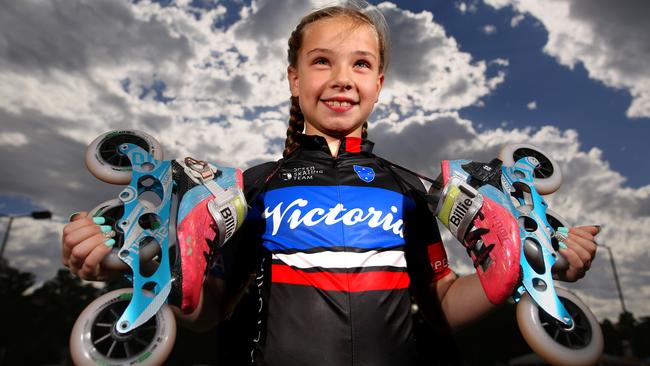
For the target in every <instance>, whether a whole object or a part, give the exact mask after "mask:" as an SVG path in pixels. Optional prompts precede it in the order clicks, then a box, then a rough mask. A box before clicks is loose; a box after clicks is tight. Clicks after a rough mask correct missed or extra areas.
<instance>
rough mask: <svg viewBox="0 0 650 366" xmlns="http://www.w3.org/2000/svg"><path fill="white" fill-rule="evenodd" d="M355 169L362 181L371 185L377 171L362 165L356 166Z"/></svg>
mask: <svg viewBox="0 0 650 366" xmlns="http://www.w3.org/2000/svg"><path fill="white" fill-rule="evenodd" d="M353 168H354V171H355V172H356V173H357V175H358V176H359V178H360V179H361V180H362V181H364V182H366V183H370V182H372V181H373V180H374V179H375V171H374V170H372V168H368V167H366V166H361V165H354V166H353Z"/></svg>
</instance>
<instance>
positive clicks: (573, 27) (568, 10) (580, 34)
mask: <svg viewBox="0 0 650 366" xmlns="http://www.w3.org/2000/svg"><path fill="white" fill-rule="evenodd" d="M484 1H485V3H487V4H488V5H491V6H493V7H495V8H497V9H499V8H502V7H504V6H512V7H513V8H514V9H515V10H516V11H518V12H519V13H521V14H530V15H532V16H534V17H535V18H537V19H539V21H540V22H541V23H543V24H544V27H546V30H547V31H548V42H547V43H546V45H545V46H544V52H546V53H547V54H549V55H551V56H553V57H555V58H556V59H557V61H558V62H559V63H561V64H562V65H565V66H567V67H569V68H573V67H574V66H575V65H576V63H578V62H581V63H582V64H583V65H584V67H585V69H587V71H588V73H589V77H591V78H593V79H596V80H600V81H601V82H603V83H604V84H605V85H607V86H609V87H613V88H617V89H626V90H628V91H629V93H630V95H631V96H632V103H631V104H630V106H629V108H628V110H627V116H628V117H630V118H638V117H650V68H648V67H647V62H646V60H648V59H649V58H650V48H648V47H647V45H648V44H649V43H650V23H649V22H648V21H647V19H646V18H647V17H646V15H647V14H648V12H650V2H648V1H645V0H630V1H626V2H625V3H624V4H622V3H618V2H612V1H607V0H596V1H562V0H550V1H545V2H543V3H541V2H538V1H534V0H484Z"/></svg>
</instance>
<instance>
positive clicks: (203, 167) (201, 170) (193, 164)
mask: <svg viewBox="0 0 650 366" xmlns="http://www.w3.org/2000/svg"><path fill="white" fill-rule="evenodd" d="M185 166H186V167H187V169H185V171H186V172H187V173H188V174H189V175H190V176H192V177H194V178H197V179H198V180H200V181H201V183H203V182H205V181H209V180H212V179H213V178H214V174H215V172H214V171H213V170H212V168H211V167H210V164H208V163H207V162H206V161H204V160H198V159H194V158H192V157H190V156H188V157H186V158H185Z"/></svg>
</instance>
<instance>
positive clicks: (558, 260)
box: [432, 144, 603, 365]
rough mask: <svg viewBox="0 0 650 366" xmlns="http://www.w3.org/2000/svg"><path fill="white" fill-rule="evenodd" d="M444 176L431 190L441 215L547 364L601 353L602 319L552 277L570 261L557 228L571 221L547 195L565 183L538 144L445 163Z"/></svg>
mask: <svg viewBox="0 0 650 366" xmlns="http://www.w3.org/2000/svg"><path fill="white" fill-rule="evenodd" d="M441 177H442V183H441V184H440V186H438V185H434V186H432V187H433V188H434V189H439V187H442V188H441V189H440V192H434V193H436V194H434V195H433V197H435V198H437V199H438V201H437V206H436V209H435V212H436V215H437V217H438V218H439V219H440V221H441V222H442V223H443V225H444V226H446V227H447V228H448V229H449V230H450V232H451V233H452V234H453V235H454V236H455V237H456V238H457V239H458V240H459V241H460V242H461V243H462V244H463V245H464V246H465V248H466V249H467V252H468V254H469V255H470V257H471V258H472V262H473V264H474V267H475V268H476V272H477V274H478V277H479V280H480V282H481V285H482V286H483V289H484V291H485V294H486V295H487V297H488V299H489V300H490V301H491V302H492V303H495V304H498V303H501V302H503V301H504V300H506V299H507V298H508V297H512V299H513V300H514V301H515V302H517V323H518V324H519V329H520V330H521V333H522V335H523V336H524V339H525V340H526V342H527V343H528V344H529V345H530V347H531V348H532V349H533V350H534V351H535V352H536V353H537V354H538V355H540V356H541V357H542V358H543V359H544V360H545V361H546V362H548V363H550V364H554V365H591V364H594V363H596V361H597V360H598V358H599V357H600V355H601V354H602V351H603V334H602V331H601V330H600V325H599V324H598V321H597V319H596V318H595V316H594V315H593V314H592V313H591V311H590V310H589V308H588V307H587V306H586V305H585V304H584V303H583V302H582V301H581V300H580V299H579V298H578V297H577V296H575V295H574V294H572V293H571V292H569V291H567V290H564V289H562V288H559V287H556V286H555V281H554V278H553V273H554V272H556V271H558V270H561V269H562V268H565V269H566V268H567V266H568V263H567V261H566V259H565V258H564V257H563V256H562V255H561V254H560V252H559V242H558V237H560V238H562V235H557V233H558V232H562V231H564V233H565V234H566V231H568V229H566V228H568V227H569V225H568V224H567V223H566V220H564V219H562V218H561V216H559V215H557V214H555V213H554V212H553V211H551V210H550V209H549V208H548V205H547V204H546V202H545V201H544V199H543V197H542V195H544V194H550V193H553V192H554V191H556V190H557V189H558V188H559V186H560V184H561V182H562V174H561V171H560V169H559V166H558V165H557V163H556V162H555V161H554V160H553V159H551V158H549V157H548V155H546V154H545V153H543V152H542V151H541V150H539V149H538V148H536V147H534V146H530V145H525V144H516V145H507V146H505V147H504V148H503V149H502V150H501V152H500V153H499V159H494V160H492V161H491V162H489V163H480V162H474V161H470V160H447V161H443V162H442V174H441ZM432 202H435V200H432ZM564 238H566V235H565V236H564Z"/></svg>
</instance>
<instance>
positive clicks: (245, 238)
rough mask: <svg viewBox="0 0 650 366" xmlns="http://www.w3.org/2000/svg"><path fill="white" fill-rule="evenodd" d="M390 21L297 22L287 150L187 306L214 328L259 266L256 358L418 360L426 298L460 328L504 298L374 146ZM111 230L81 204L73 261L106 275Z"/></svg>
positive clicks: (256, 173) (576, 242)
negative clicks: (464, 259) (468, 271)
mask: <svg viewBox="0 0 650 366" xmlns="http://www.w3.org/2000/svg"><path fill="white" fill-rule="evenodd" d="M368 14H371V16H369V15H368ZM378 15H379V16H378ZM383 24H384V21H383V18H381V16H380V14H378V13H377V12H376V11H374V12H366V11H363V10H360V9H358V8H354V7H349V6H337V7H328V8H324V9H321V10H317V11H315V12H313V13H311V14H309V15H307V16H305V17H304V18H303V19H302V21H301V22H300V24H299V25H298V26H297V27H296V29H295V30H294V31H293V33H292V34H291V37H290V39H289V51H288V59H289V67H288V81H289V88H290V91H291V115H290V123H289V129H288V130H287V141H286V148H285V151H284V153H283V156H284V158H283V159H282V160H280V161H279V162H277V163H267V164H262V165H260V166H256V167H253V168H251V169H249V170H248V171H247V172H246V173H245V187H246V194H247V199H248V200H249V204H250V205H251V209H250V210H249V211H250V212H249V216H248V218H247V221H246V223H245V225H244V227H243V228H242V229H241V230H240V231H239V233H238V238H237V239H235V242H233V243H229V244H228V245H227V246H228V247H229V248H231V249H229V250H231V251H233V252H234V253H232V255H229V256H228V257H227V259H228V261H226V266H225V273H226V276H225V277H224V276H217V275H214V276H209V277H208V278H207V280H206V282H205V285H204V291H203V304H202V306H201V307H200V309H198V310H197V311H196V312H195V313H194V314H191V315H190V316H182V315H180V314H179V318H180V320H181V321H182V322H185V324H186V325H188V326H192V325H194V327H195V328H209V327H211V326H213V325H214V324H216V323H218V322H219V321H220V320H221V319H223V318H224V316H225V314H228V313H230V312H231V311H232V309H233V306H234V305H235V304H236V299H237V298H238V294H239V293H240V292H241V290H242V289H243V288H244V287H245V285H244V284H245V283H246V279H248V278H251V274H254V277H253V278H254V284H253V285H251V286H250V287H249V289H250V291H249V296H252V298H253V299H254V300H255V304H256V306H255V309H254V310H255V312H254V313H251V314H246V315H245V316H247V317H249V318H250V319H253V322H252V324H253V327H252V329H250V330H251V332H250V333H251V334H250V335H249V337H248V339H249V340H250V341H251V342H250V357H249V359H248V360H247V362H251V363H253V364H256V365H412V364H415V363H416V362H418V359H419V357H418V351H417V348H416V337H415V333H414V325H413V320H412V319H413V318H412V309H414V308H415V307H414V306H413V305H414V304H417V308H418V309H419V311H420V312H421V313H422V314H423V315H424V316H425V318H427V319H428V320H429V321H430V322H431V323H433V324H438V325H440V324H442V325H445V326H447V325H448V326H451V327H456V326H459V325H462V324H465V323H467V322H470V321H472V320H474V319H476V318H478V317H480V316H481V315H483V314H485V313H486V312H488V311H489V310H490V309H491V308H492V307H493V305H491V304H490V302H489V301H488V300H487V298H486V296H485V295H484V292H483V289H482V287H481V285H480V283H479V280H478V278H477V277H476V275H470V276H466V277H462V278H458V277H457V276H456V274H454V273H453V272H452V271H451V270H450V269H449V268H448V266H447V259H446V255H445V250H444V247H443V245H442V242H441V240H440V234H439V232H438V229H437V226H436V222H435V220H434V217H433V215H432V213H431V212H430V211H429V209H428V208H427V204H426V202H424V201H423V200H422V199H421V198H420V197H421V194H418V192H416V190H421V191H422V192H424V187H423V186H422V184H421V183H420V181H419V180H418V179H417V178H416V177H413V176H410V175H409V174H407V173H404V172H402V171H401V170H399V169H394V168H392V167H391V166H389V165H387V164H385V163H384V162H383V160H381V159H379V158H377V157H376V156H375V155H373V154H372V148H373V143H372V142H370V141H369V140H368V139H367V122H366V120H367V118H368V116H369V115H370V113H371V111H372V109H373V107H374V104H375V103H376V102H377V99H378V97H379V93H380V91H381V88H382V86H383V84H384V72H385V70H386V66H387V57H388V36H387V34H386V28H385V26H384V25H383ZM596 233H597V228H595V227H582V228H573V229H572V230H571V232H570V234H569V238H568V239H567V240H566V244H567V245H568V249H563V252H562V254H564V255H565V256H566V257H567V259H568V261H569V263H570V268H569V269H568V270H567V272H566V273H564V274H563V275H562V278H563V279H566V280H571V281H575V280H577V279H578V278H580V277H581V276H583V275H584V271H585V270H587V269H588V268H589V265H590V262H591V260H592V259H593V258H594V255H595V251H596V244H595V242H594V239H593V236H594V235H595V234H596ZM105 240H106V239H105V237H104V235H103V234H101V230H100V228H99V227H98V226H97V225H96V224H94V223H93V221H92V220H91V218H89V217H85V214H81V215H78V217H77V218H76V219H75V220H74V221H73V222H72V223H70V224H68V225H66V227H65V228H64V237H63V263H64V264H65V265H66V266H69V267H70V269H71V271H72V272H73V273H76V274H78V275H79V276H80V277H82V278H86V279H97V278H103V277H104V276H106V273H105V271H103V269H102V268H101V267H100V266H99V262H100V261H101V259H102V258H103V256H105V255H106V253H108V251H109V250H110V249H109V248H108V247H107V246H105V245H103V243H104V241H105ZM213 272H214V273H217V272H221V271H213ZM430 362H431V361H430Z"/></svg>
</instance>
